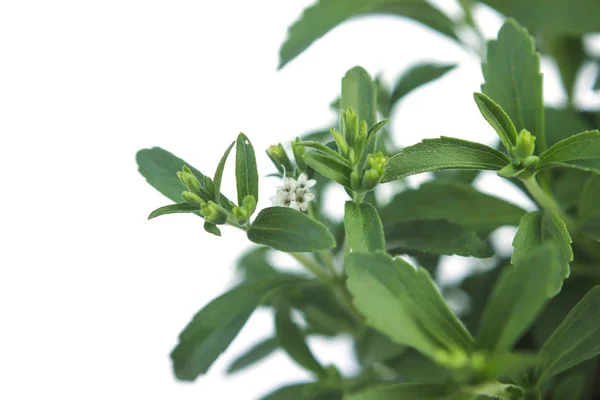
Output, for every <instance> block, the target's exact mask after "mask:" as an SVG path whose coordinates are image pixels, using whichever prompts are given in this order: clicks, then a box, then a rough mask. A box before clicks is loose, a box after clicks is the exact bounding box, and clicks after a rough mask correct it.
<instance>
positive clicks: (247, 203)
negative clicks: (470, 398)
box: [242, 194, 256, 215]
mask: <svg viewBox="0 0 600 400" xmlns="http://www.w3.org/2000/svg"><path fill="white" fill-rule="evenodd" d="M242 207H244V209H245V210H246V211H248V215H252V214H254V211H256V199H255V198H254V196H252V195H251V194H249V195H248V196H246V197H244V199H243V200H242Z"/></svg>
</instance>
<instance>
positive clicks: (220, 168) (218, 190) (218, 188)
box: [213, 142, 235, 203]
mask: <svg viewBox="0 0 600 400" xmlns="http://www.w3.org/2000/svg"><path fill="white" fill-rule="evenodd" d="M234 144H235V142H231V144H230V145H229V147H228V148H227V150H225V153H224V154H223V157H221V161H219V165H217V170H216V171H215V178H214V179H213V183H214V185H215V202H216V203H218V202H219V200H220V199H219V197H220V196H221V181H222V180H223V170H224V169H225V162H227V157H228V156H229V153H230V152H231V149H232V148H233V145H234Z"/></svg>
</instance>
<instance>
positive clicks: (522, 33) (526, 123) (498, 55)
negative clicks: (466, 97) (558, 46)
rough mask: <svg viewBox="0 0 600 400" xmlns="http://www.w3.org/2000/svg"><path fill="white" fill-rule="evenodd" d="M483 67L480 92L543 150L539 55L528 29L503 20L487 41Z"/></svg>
mask: <svg viewBox="0 0 600 400" xmlns="http://www.w3.org/2000/svg"><path fill="white" fill-rule="evenodd" d="M527 8H529V6H528V7H527ZM544 8H546V7H544ZM482 70H483V76H484V78H485V83H484V84H483V85H482V86H481V89H482V91H483V93H485V94H486V95H488V96H489V97H491V98H492V99H494V101H495V102H496V103H498V105H500V107H502V109H503V110H504V111H505V112H506V114H508V116H509V117H510V119H511V120H512V122H513V124H514V125H515V127H516V128H517V131H518V132H520V131H521V130H522V129H527V130H528V131H529V132H531V134H532V135H534V136H535V137H536V138H537V140H536V148H537V149H538V150H539V151H538V153H539V152H541V151H543V150H545V148H546V144H545V136H544V104H543V98H542V75H541V73H540V56H539V54H537V53H536V52H535V44H534V42H533V38H532V37H531V36H530V35H529V33H527V30H525V29H524V28H522V27H521V26H519V24H517V23H516V22H515V21H514V20H508V21H506V22H505V23H504V25H502V29H500V32H499V33H498V40H497V41H490V42H488V50H487V61H486V63H485V64H483V65H482Z"/></svg>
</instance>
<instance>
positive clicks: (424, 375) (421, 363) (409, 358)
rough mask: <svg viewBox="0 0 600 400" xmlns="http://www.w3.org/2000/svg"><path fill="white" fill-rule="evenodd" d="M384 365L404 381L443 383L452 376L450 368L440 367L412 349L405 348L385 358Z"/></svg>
mask: <svg viewBox="0 0 600 400" xmlns="http://www.w3.org/2000/svg"><path fill="white" fill-rule="evenodd" d="M385 365H386V366H387V367H389V368H391V369H393V370H394V371H395V372H396V375H397V376H398V377H399V378H400V379H402V380H403V381H406V382H418V383H444V382H448V380H449V379H450V378H451V376H452V371H451V370H449V369H446V368H443V367H441V366H440V365H438V364H436V363H435V362H434V361H433V360H432V359H430V358H427V357H426V356H424V355H422V354H421V353H419V352H418V351H417V350H414V349H406V351H405V352H403V353H402V354H400V356H398V357H395V358H393V359H391V360H386V361H385Z"/></svg>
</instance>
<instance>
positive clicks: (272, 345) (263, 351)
mask: <svg viewBox="0 0 600 400" xmlns="http://www.w3.org/2000/svg"><path fill="white" fill-rule="evenodd" d="M278 348H279V342H278V341H277V339H276V338H269V339H265V340H263V341H261V342H259V343H257V344H255V345H254V346H252V347H251V348H250V349H249V350H248V351H247V352H245V353H244V354H242V355H240V356H239V357H237V358H236V359H235V360H233V362H232V363H231V364H230V365H229V367H227V373H228V374H233V373H234V372H238V371H240V370H242V369H245V368H247V367H250V366H252V365H254V364H256V363H257V362H259V361H262V360H263V359H265V358H266V357H268V356H269V355H271V354H273V352H274V351H275V350H277V349H278Z"/></svg>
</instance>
